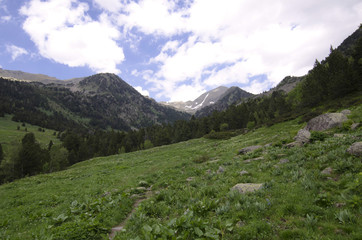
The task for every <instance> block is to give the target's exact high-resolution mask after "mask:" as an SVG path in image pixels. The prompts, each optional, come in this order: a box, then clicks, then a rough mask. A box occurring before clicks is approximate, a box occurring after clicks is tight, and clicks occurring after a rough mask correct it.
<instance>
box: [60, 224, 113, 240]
mask: <svg viewBox="0 0 362 240" xmlns="http://www.w3.org/2000/svg"><path fill="white" fill-rule="evenodd" d="M53 231H54V235H53V236H54V237H53V239H54V240H64V239H67V240H83V239H84V240H98V239H102V235H103V236H105V235H106V234H107V233H108V229H107V228H105V227H104V226H102V224H100V223H99V222H98V221H93V222H84V221H78V222H66V223H64V224H62V225H61V226H59V227H57V228H55V229H54V230H53Z"/></svg>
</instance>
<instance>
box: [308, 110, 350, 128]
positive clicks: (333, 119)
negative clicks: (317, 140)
mask: <svg viewBox="0 0 362 240" xmlns="http://www.w3.org/2000/svg"><path fill="white" fill-rule="evenodd" d="M347 120H348V118H347V117H346V115H344V114H343V113H326V114H322V115H320V116H318V117H315V118H313V119H311V120H310V121H309V122H308V123H307V126H306V127H305V129H306V130H308V131H324V130H328V129H331V128H334V127H341V126H342V123H343V122H345V121H347Z"/></svg>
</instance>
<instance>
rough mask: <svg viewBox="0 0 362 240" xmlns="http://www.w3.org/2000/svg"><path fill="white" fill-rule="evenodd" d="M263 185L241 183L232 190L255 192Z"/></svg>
mask: <svg viewBox="0 0 362 240" xmlns="http://www.w3.org/2000/svg"><path fill="white" fill-rule="evenodd" d="M262 186H263V184H262V183H239V184H236V185H235V186H234V187H232V188H231V190H233V191H238V192H239V193H242V194H243V193H248V192H255V191H257V190H259V189H260V188H262Z"/></svg>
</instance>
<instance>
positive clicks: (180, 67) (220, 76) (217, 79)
mask: <svg viewBox="0 0 362 240" xmlns="http://www.w3.org/2000/svg"><path fill="white" fill-rule="evenodd" d="M152 2H153V1H152ZM188 5H189V8H183V9H181V10H178V11H176V10H175V9H176V5H174V4H172V3H171V2H170V1H166V0H165V1H162V0H157V1H156V2H155V5H154V6H157V7H154V8H153V7H152V6H151V5H150V0H143V1H140V2H139V3H135V2H132V3H131V4H129V5H127V6H126V9H128V11H127V14H126V15H124V14H122V15H121V16H120V17H119V19H120V21H119V23H121V24H123V26H125V27H126V28H127V29H132V28H135V29H137V30H138V31H141V32H143V33H145V34H156V35H159V36H161V37H164V38H166V39H169V41H168V42H166V44H165V45H164V47H163V48H162V49H161V51H160V53H159V54H158V56H156V57H154V58H152V59H151V61H150V63H158V66H159V67H158V70H157V71H156V72H155V74H154V75H152V76H150V78H149V79H148V81H149V82H152V83H153V84H154V89H153V90H154V91H158V92H159V94H158V96H164V97H167V98H170V99H175V98H178V99H180V98H181V97H176V96H178V95H177V94H175V93H180V96H181V95H182V94H181V92H186V90H185V89H187V90H191V89H194V87H195V86H196V85H202V84H204V85H206V86H210V87H217V86H219V85H226V84H240V85H246V87H245V88H246V89H248V90H250V91H252V92H253V93H256V92H257V91H259V92H261V91H264V90H267V89H268V88H269V87H271V86H275V85H276V84H277V83H278V82H279V81H281V80H282V79H283V78H284V77H285V76H287V75H303V74H305V73H307V71H308V70H309V69H310V68H311V67H312V65H313V63H314V60H315V58H319V59H322V58H324V57H325V56H327V54H328V51H329V46H330V45H331V44H332V45H334V46H338V45H339V44H340V43H341V41H342V40H343V39H345V38H346V37H347V36H348V35H349V34H351V33H352V31H354V30H355V29H356V28H357V27H358V25H359V23H360V22H361V21H362V15H361V14H360V13H361V11H362V4H361V3H360V1H357V0H349V1H344V2H343V3H342V2H341V1H327V0H324V1H317V2H316V1H313V0H306V1H302V2H301V1H297V0H291V1H283V0H276V1H273V3H271V2H270V1H269V0H260V1H253V0H244V1H240V0H225V1H220V0H195V1H193V2H192V3H189V4H188ZM161 20H162V21H161ZM180 34H187V35H186V36H187V37H186V40H184V41H181V40H175V38H176V39H177V37H178V36H179V35H180ZM183 36H184V37H185V35H183ZM171 37H172V38H171ZM262 74H263V75H266V76H267V80H265V81H263V82H258V81H251V80H250V77H252V76H255V75H262ZM190 95H192V94H190Z"/></svg>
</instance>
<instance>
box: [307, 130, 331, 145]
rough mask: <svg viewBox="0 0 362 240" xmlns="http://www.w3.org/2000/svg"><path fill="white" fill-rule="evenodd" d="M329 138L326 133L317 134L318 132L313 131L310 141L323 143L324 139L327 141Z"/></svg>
mask: <svg viewBox="0 0 362 240" xmlns="http://www.w3.org/2000/svg"><path fill="white" fill-rule="evenodd" d="M327 137H328V135H327V134H326V133H324V132H317V131H312V132H311V134H310V141H311V142H312V143H313V142H316V141H321V142H323V141H324V139H326V138H327Z"/></svg>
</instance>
